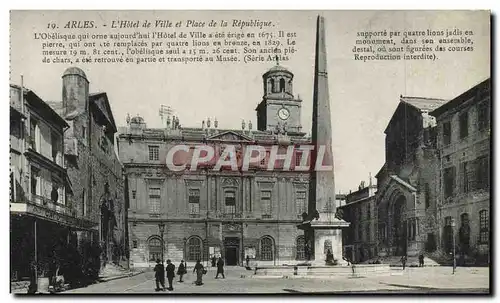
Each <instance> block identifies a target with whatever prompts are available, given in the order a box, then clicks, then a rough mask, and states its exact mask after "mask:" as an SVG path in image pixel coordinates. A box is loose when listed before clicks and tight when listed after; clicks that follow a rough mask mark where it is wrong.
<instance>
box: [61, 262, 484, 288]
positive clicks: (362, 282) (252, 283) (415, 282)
mask: <svg viewBox="0 0 500 303" xmlns="http://www.w3.org/2000/svg"><path fill="white" fill-rule="evenodd" d="M251 273H252V272H251V271H245V270H244V269H242V268H240V267H233V268H227V269H226V279H214V276H215V272H214V269H213V268H209V270H208V273H207V275H205V276H204V279H203V282H204V285H202V286H196V285H194V284H193V282H194V280H195V279H196V276H195V274H192V273H189V274H188V275H187V276H185V279H184V280H185V282H184V283H179V282H177V279H178V277H176V279H175V282H174V291H172V292H169V291H165V292H159V293H158V294H162V295H163V294H164V295H172V294H190V293H191V294H193V293H214V294H215V293H222V294H244V293H346V292H348V293H366V292H369V293H372V292H376V293H488V292H489V269H488V268H458V269H457V272H456V273H455V275H453V274H452V268H451V267H428V268H407V269H406V270H405V271H402V270H401V269H400V268H399V269H398V268H396V269H394V270H393V272H392V274H391V275H386V276H378V277H377V276H372V277H357V278H355V277H332V278H321V279H318V278H293V279H282V278H269V277H268V278H256V277H254V278H251V277H249V276H251ZM242 274H246V275H247V277H246V278H241V275H242ZM154 287H155V282H154V273H153V272H146V273H144V274H140V275H137V276H134V277H130V278H124V279H119V280H113V281H109V282H105V283H99V284H95V285H91V286H88V287H85V288H80V289H74V290H70V291H67V292H65V293H72V294H73V293H103V294H104V293H106V294H111V293H114V294H127V293H155V291H154Z"/></svg>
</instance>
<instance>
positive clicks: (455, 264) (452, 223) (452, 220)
mask: <svg viewBox="0 0 500 303" xmlns="http://www.w3.org/2000/svg"><path fill="white" fill-rule="evenodd" d="M450 226H451V235H452V238H453V274H455V268H456V267H457V260H456V258H455V219H454V218H451V221H450Z"/></svg>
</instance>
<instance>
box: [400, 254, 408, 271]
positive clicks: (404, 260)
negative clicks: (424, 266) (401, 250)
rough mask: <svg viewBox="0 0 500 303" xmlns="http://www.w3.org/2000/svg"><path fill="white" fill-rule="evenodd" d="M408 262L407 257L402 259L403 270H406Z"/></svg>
mask: <svg viewBox="0 0 500 303" xmlns="http://www.w3.org/2000/svg"><path fill="white" fill-rule="evenodd" d="M406 260H407V258H406V256H402V257H401V264H402V265H403V270H405V268H406Z"/></svg>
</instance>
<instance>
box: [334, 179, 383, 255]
mask: <svg viewBox="0 0 500 303" xmlns="http://www.w3.org/2000/svg"><path fill="white" fill-rule="evenodd" d="M376 190H377V186H376V185H372V184H371V182H370V184H369V185H368V186H365V182H361V184H360V185H359V187H358V190H357V191H355V192H351V193H349V194H347V195H346V203H345V204H344V205H343V206H342V207H341V213H342V217H343V219H344V220H346V221H347V222H349V223H351V225H350V226H349V228H347V229H346V230H345V231H343V233H342V237H343V239H342V244H343V250H344V256H345V257H346V258H348V259H349V260H350V261H351V262H353V263H360V262H363V261H366V260H368V259H371V258H373V257H375V256H377V253H378V251H377V230H376V228H377V223H378V222H377V212H376V205H375V192H376Z"/></svg>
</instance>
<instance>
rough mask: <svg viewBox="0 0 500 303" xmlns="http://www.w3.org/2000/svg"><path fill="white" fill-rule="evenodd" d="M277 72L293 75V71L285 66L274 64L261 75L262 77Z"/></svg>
mask: <svg viewBox="0 0 500 303" xmlns="http://www.w3.org/2000/svg"><path fill="white" fill-rule="evenodd" d="M278 72H282V73H287V74H290V75H293V73H292V72H291V71H289V70H288V69H287V68H286V67H284V66H282V65H279V64H276V65H275V66H273V67H271V68H270V69H269V70H268V71H267V72H265V73H264V75H262V77H266V76H267V75H268V74H270V73H278Z"/></svg>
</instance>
